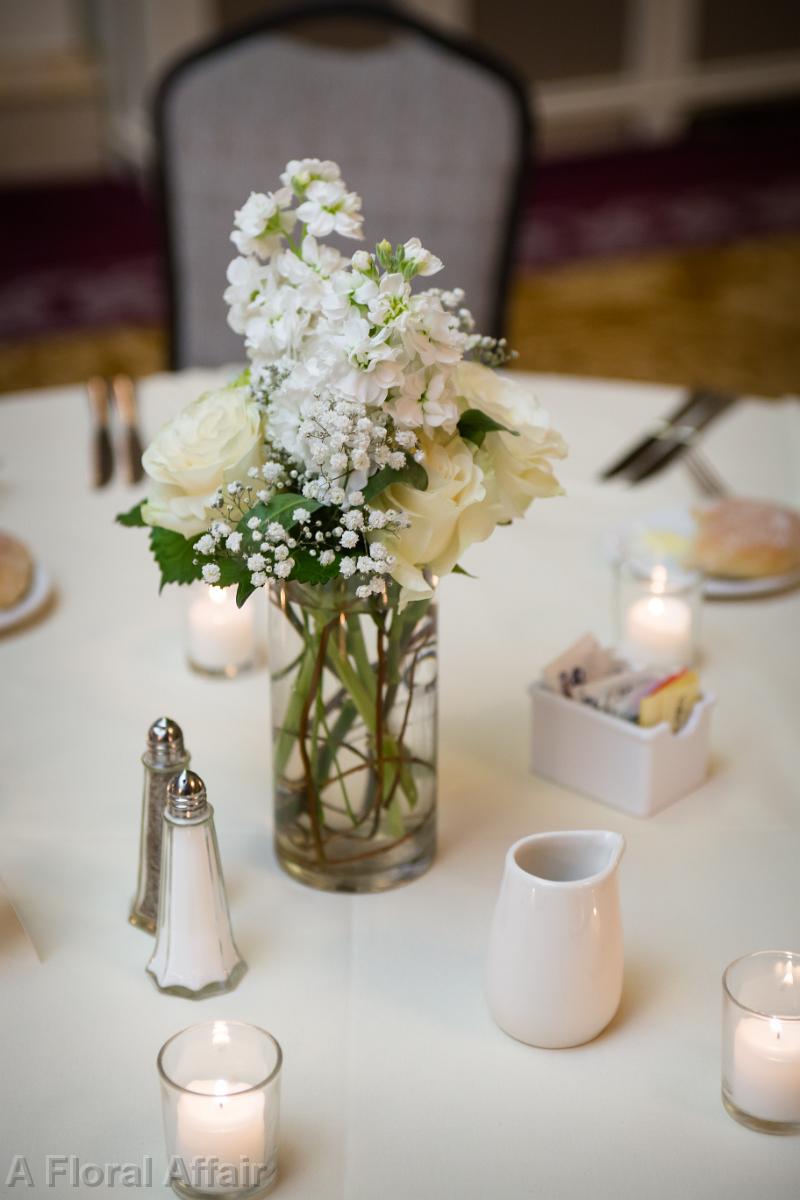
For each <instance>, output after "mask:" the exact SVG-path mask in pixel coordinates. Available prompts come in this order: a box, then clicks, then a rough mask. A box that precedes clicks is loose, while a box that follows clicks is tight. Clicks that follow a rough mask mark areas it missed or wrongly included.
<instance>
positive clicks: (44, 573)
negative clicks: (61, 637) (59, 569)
mask: <svg viewBox="0 0 800 1200" xmlns="http://www.w3.org/2000/svg"><path fill="white" fill-rule="evenodd" d="M52 590H53V580H52V578H51V576H50V572H49V571H48V570H47V569H46V568H45V567H43V566H42V564H41V563H34V565H33V579H32V580H31V586H30V587H29V588H28V590H27V592H26V593H25V595H24V596H23V597H22V599H21V600H20V602H19V603H18V604H15V605H14V607H13V608H0V633H4V632H5V631H6V630H7V629H13V628H14V627H15V626H16V625H21V624H22V622H23V621H27V620H28V618H29V617H32V616H33V615H34V613H37V612H38V611H39V609H40V608H43V607H44V605H45V604H46V603H47V601H48V600H49V599H50V593H51V592H52Z"/></svg>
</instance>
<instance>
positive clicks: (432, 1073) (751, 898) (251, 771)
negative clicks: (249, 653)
mask: <svg viewBox="0 0 800 1200" xmlns="http://www.w3.org/2000/svg"><path fill="white" fill-rule="evenodd" d="M535 382H536V385H537V389H538V391H539V394H540V396H541V398H542V400H543V401H544V402H545V403H546V404H547V406H548V407H549V408H550V409H551V411H552V413H553V415H554V417H555V419H556V421H557V423H558V424H559V425H560V426H561V428H562V429H563V430H564V431H565V433H566V435H567V437H568V439H569V441H570V442H571V444H572V447H573V452H572V457H571V459H570V461H569V463H568V464H567V465H565V468H564V471H563V476H564V480H565V482H566V484H567V487H568V490H569V496H568V497H567V498H564V499H558V500H553V501H548V502H546V503H542V504H540V505H538V506H535V507H534V509H533V510H532V512H531V513H530V514H529V516H528V518H527V519H526V520H525V521H523V522H521V523H519V524H517V525H515V526H513V527H512V528H510V529H505V530H499V531H498V532H497V533H496V535H495V536H494V537H493V538H492V539H491V540H490V541H489V542H488V543H485V544H484V545H482V546H477V547H475V548H473V549H472V550H471V551H470V552H469V553H468V555H467V556H466V558H465V560H464V565H465V567H466V568H468V569H469V570H470V571H472V572H474V573H475V574H476V575H477V576H478V579H477V580H469V579H465V578H460V577H453V578H450V579H447V580H445V581H444V583H443V585H442V589H441V591H442V595H441V723H440V735H441V756H440V806H441V818H442V819H441V837H440V850H439V856H438V858H437V861H436V863H435V865H434V868H433V869H432V870H431V871H430V872H429V874H428V875H426V876H425V877H424V878H422V879H420V880H419V881H417V882H416V883H414V884H413V885H411V886H409V887H405V888H401V889H398V890H396V891H394V892H391V893H389V894H387V895H382V896H375V897H356V898H350V897H345V896H335V895H327V894H322V893H317V892H314V891H312V890H309V889H307V888H304V887H301V886H299V885H298V884H295V883H294V882H292V881H290V880H289V879H288V878H287V877H286V876H285V875H283V874H282V872H281V871H280V870H279V868H278V867H277V866H276V864H275V861H274V859H273V856H272V851H271V846H270V822H271V815H270V800H269V794H270V788H269V773H268V759H269V750H268V679H267V675H266V673H265V672H264V671H263V670H262V671H260V672H257V673H253V674H251V675H250V676H248V677H244V678H241V679H239V680H237V681H235V682H232V683H231V682H215V681H210V680H206V679H202V678H198V677H196V676H194V675H191V674H190V673H189V672H188V670H187V669H186V667H185V665H184V659H183V650H182V644H181V633H182V622H181V616H182V607H183V597H184V593H183V592H181V591H180V590H178V589H173V590H171V591H167V592H165V593H164V595H162V597H161V598H159V596H158V591H157V579H156V571H155V567H154V566H153V565H152V563H151V562H150V561H149V556H148V552H147V548H146V540H145V537H144V535H143V534H142V533H141V531H128V530H123V529H120V528H119V527H115V526H114V525H113V524H112V518H113V516H114V514H115V512H117V511H118V510H119V509H121V508H127V507H129V506H130V504H132V503H133V501H134V499H135V494H134V493H132V492H131V491H130V490H128V489H125V488H124V487H123V486H122V485H114V486H113V487H111V488H110V489H108V490H106V491H104V492H100V493H93V492H91V491H90V490H89V488H88V486H87V482H86V478H87V465H88V415H87V411H86V406H85V403H84V401H83V398H82V396H81V393H80V391H79V390H78V389H62V390H55V391H50V392H42V393H38V394H34V395H28V396H21V397H18V398H16V397H15V398H9V399H3V400H0V525H2V526H3V527H5V528H8V529H11V530H13V531H15V532H16V533H17V534H19V535H20V536H22V537H24V538H25V539H26V540H27V541H28V542H29V543H30V545H31V546H32V547H33V549H34V550H35V552H36V554H37V555H38V556H39V557H40V558H41V560H42V561H43V562H44V563H46V564H47V565H48V567H49V568H50V569H51V570H52V572H53V574H54V576H55V579H56V581H57V587H58V599H57V604H56V606H55V609H54V611H53V612H52V613H51V614H50V615H49V616H48V617H47V619H46V620H43V621H42V622H41V623H39V624H37V625H34V626H33V627H31V628H28V629H26V630H23V631H21V632H19V633H17V634H15V635H12V636H6V637H5V638H2V639H0V679H1V680H2V726H1V728H2V735H0V736H1V738H2V748H1V758H0V762H2V772H1V779H2V829H1V831H0V878H2V880H3V882H4V884H5V886H6V888H7V890H8V892H9V893H10V895H11V896H12V897H13V899H14V901H15V903H16V905H17V906H18V908H19V910H20V913H21V914H22V917H23V919H24V921H25V922H26V923H27V926H28V928H29V931H30V934H31V936H32V939H33V941H34V943H35V945H36V948H37V950H38V952H39V955H40V957H41V963H40V964H35V963H34V964H30V963H29V964H27V965H21V964H20V961H19V959H18V958H13V960H12V959H11V958H7V959H6V960H5V961H3V960H2V958H0V984H1V988H2V990H0V1006H1V1008H0V1011H1V1012H2V1017H3V1022H2V1069H0V1089H2V1102H3V1104H2V1120H1V1121H0V1150H2V1153H0V1177H4V1175H5V1172H6V1170H7V1165H8V1163H9V1161H10V1158H11V1156H12V1155H15V1154H22V1155H26V1156H27V1159H28V1163H29V1165H30V1169H31V1172H32V1174H33V1176H34V1179H35V1180H36V1183H37V1187H36V1190H35V1191H34V1192H31V1191H30V1190H26V1189H24V1188H22V1187H21V1186H19V1189H18V1190H13V1191H12V1190H9V1189H6V1191H5V1192H4V1193H3V1194H8V1195H30V1194H35V1195H58V1194H65V1195H66V1194H72V1195H75V1194H78V1193H76V1192H75V1191H72V1190H71V1189H70V1188H69V1186H68V1183H67V1181H64V1180H60V1181H59V1183H58V1184H57V1186H56V1187H55V1188H53V1189H52V1190H49V1189H45V1186H44V1156H45V1155H47V1154H53V1155H57V1154H68V1155H69V1154H74V1155H77V1156H79V1158H80V1161H81V1163H84V1164H85V1163H87V1162H98V1163H113V1162H122V1163H127V1162H137V1161H140V1160H141V1158H142V1156H144V1155H151V1156H152V1157H153V1160H154V1173H155V1177H156V1180H157V1181H160V1176H161V1173H162V1172H163V1167H164V1152H163V1140H162V1132H161V1114H160V1101H159V1090H158V1085H157V1079H156V1071H155V1056H156V1052H157V1050H158V1048H159V1046H160V1045H161V1043H162V1042H163V1041H164V1040H165V1039H166V1037H167V1036H168V1035H169V1034H170V1033H172V1032H174V1031H175V1030H177V1029H180V1028H182V1027H183V1026H185V1025H187V1024H190V1023H191V1022H193V1021H196V1020H199V1019H206V1018H208V1017H215V1016H226V1015H227V1016H232V1017H239V1018H243V1019H246V1020H251V1021H254V1022H256V1023H257V1024H259V1025H262V1026H264V1027H265V1028H267V1029H269V1030H271V1031H273V1032H274V1033H275V1035H276V1036H277V1037H278V1039H279V1040H280V1042H281V1043H282V1045H283V1048H284V1052H285V1070H284V1081H283V1082H284V1090H283V1099H284V1113H283V1135H282V1145H281V1180H280V1183H279V1191H278V1195H280V1196H281V1197H284V1198H285V1200H291V1198H293V1197H294V1198H302V1200H338V1198H342V1200H378V1198H380V1200H395V1198H397V1200H400V1198H402V1200H409V1198H411V1197H413V1198H414V1200H443V1198H444V1197H458V1198H459V1200H486V1198H487V1197H497V1198H498V1200H517V1198H518V1197H536V1198H537V1200H579V1198H580V1200H584V1198H585V1197H592V1198H593V1200H628V1198H631V1200H633V1198H634V1197H637V1198H642V1200H645V1198H646V1200H652V1198H653V1197H664V1200H667V1198H669V1200H674V1198H675V1197H677V1196H692V1197H703V1198H706V1197H720V1198H722V1197H726V1198H731V1197H736V1198H741V1200H745V1198H746V1200H750V1198H752V1197H754V1196H763V1197H765V1198H766V1197H778V1196H781V1197H783V1196H786V1197H789V1196H794V1195H797V1189H798V1186H800V1185H799V1184H798V1179H800V1142H799V1141H798V1140H797V1139H791V1138H789V1139H778V1138H770V1137H765V1136H759V1135H757V1134H755V1133H751V1132H750V1131H748V1130H746V1129H743V1128H741V1127H740V1126H738V1125H736V1124H735V1123H734V1122H733V1121H731V1120H730V1118H729V1117H728V1116H727V1115H726V1114H725V1113H724V1111H723V1109H722V1105H721V1103H720V1096H719V1087H720V1053H719V1042H720V975H721V972H722V969H723V967H724V966H725V964H726V963H727V962H728V961H729V960H730V959H732V958H734V957H736V956H737V955H740V954H743V953H745V952H747V951H750V950H753V949H757V948H766V947H777V948H795V949H797V948H800V870H798V864H799V863H800V804H798V778H800V756H799V754H798V744H797V715H798V705H797V689H798V671H797V668H798V654H797V632H798V616H800V597H798V594H794V595H784V596H779V597H774V598H772V599H768V600H761V601H758V602H756V601H751V602H748V603H738V604H732V603H718V604H716V605H708V606H707V607H706V615H705V634H704V644H705V654H706V658H705V664H704V669H703V674H704V678H705V680H706V681H707V684H708V685H709V686H710V687H711V688H712V689H713V690H714V692H716V694H717V695H718V697H719V703H718V707H717V710H716V712H715V716H714V726H713V746H714V766H713V774H712V777H711V778H710V780H709V781H708V782H707V783H706V784H705V786H704V787H703V788H701V789H700V790H699V791H698V792H696V793H695V794H694V795H692V796H689V797H687V798H686V799H684V800H683V801H681V802H679V803H677V804H675V805H674V806H672V807H670V808H668V809H667V810H666V811H664V812H662V813H661V814H659V815H658V816H657V817H655V818H653V819H652V820H650V821H647V822H637V821H635V820H634V819H630V818H627V817H625V816H623V815H622V814H619V813H617V812H615V811H614V810H611V809H606V808H603V807H602V806H601V805H599V804H595V803H593V802H592V801H590V800H587V799H583V798H581V797H578V796H575V795H572V794H569V793H567V792H565V791H563V790H561V789H559V788H558V787H556V786H554V785H552V784H549V783H546V782H543V781H542V780H540V779H537V778H536V777H534V776H532V775H531V774H529V772H528V769H527V754H528V736H527V730H528V719H529V718H528V701H527V697H526V694H525V688H526V685H527V684H528V683H529V682H530V680H531V679H532V678H533V677H534V676H535V675H536V674H537V672H538V669H539V668H540V666H541V665H542V663H543V662H545V661H546V660H548V659H549V658H551V657H552V656H553V655H554V654H555V653H557V652H558V651H560V650H561V649H563V648H564V647H565V646H566V645H567V644H568V643H569V642H570V641H571V640H573V639H574V638H575V637H577V636H578V635H580V634H581V633H583V632H584V631H586V630H589V629H590V630H593V631H595V632H596V633H597V634H599V635H602V636H606V635H607V634H608V633H609V631H610V596H611V576H610V570H609V568H608V565H607V562H606V559H605V554H604V549H603V540H604V538H605V536H606V535H607V533H608V532H609V531H610V530H612V529H613V528H614V527H615V525H617V524H618V523H619V522H620V521H625V520H627V519H629V518H630V517H632V516H635V515H637V514H638V513H640V512H642V511H645V510H646V509H647V508H648V507H663V506H664V505H665V504H667V505H673V504H676V503H677V504H682V503H691V501H692V500H693V499H694V495H695V494H694V492H693V490H692V485H691V482H690V480H689V478H688V475H687V474H686V473H685V471H684V469H683V468H676V469H674V470H672V471H670V472H669V473H668V474H666V475H664V476H663V477H660V478H659V479H658V480H657V481H654V482H653V483H651V484H648V485H647V486H645V487H642V488H638V489H634V490H630V489H628V488H626V487H625V486H623V485H604V486H603V487H600V486H598V485H597V484H596V483H595V482H594V477H595V475H596V471H597V469H598V468H599V467H600V466H601V465H603V464H604V463H605V462H606V461H607V460H608V459H609V458H610V457H611V456H612V455H613V454H614V453H615V452H616V451H618V450H619V448H620V446H621V444H622V443H623V442H624V441H625V439H626V438H630V437H633V436H635V435H636V434H637V433H638V432H639V431H641V430H642V429H643V428H644V426H645V425H646V424H647V423H648V422H649V421H650V420H651V419H652V418H653V417H654V416H657V415H660V414H663V413H665V412H667V411H668V410H669V409H670V408H671V407H672V406H673V405H674V403H675V401H676V398H677V396H676V393H675V392H674V390H672V389H662V388H648V387H644V386H641V385H630V384H613V383H601V382H592V381H586V380H581V381H579V380H571V379H563V378H547V377H541V378H538V379H536V380H535ZM198 384H199V377H198V376H196V375H195V376H183V377H178V378H172V379H170V378H167V377H161V378H156V379H153V380H151V381H150V382H148V383H147V384H145V385H144V387H143V389H142V391H143V420H144V424H145V426H146V429H147V431H148V432H151V433H152V432H153V430H154V428H155V427H156V425H157V424H158V422H159V420H160V419H162V418H163V417H166V416H168V415H169V413H170V412H171V411H173V410H174V408H175V407H176V405H177V404H178V402H179V401H180V400H182V399H185V398H187V396H188V395H189V394H191V392H192V391H193V389H195V388H196V387H197V386H198ZM797 430H798V416H797V411H796V406H792V405H790V404H784V405H783V406H778V407H775V408H767V406H765V405H761V404H758V403H757V402H748V403H746V404H743V405H741V406H740V407H739V408H738V409H737V410H736V411H735V412H734V413H732V414H729V415H727V416H726V417H724V418H723V419H721V420H720V421H719V423H718V424H717V426H716V427H715V428H714V430H713V431H712V432H711V433H710V434H709V436H708V439H707V446H708V450H709V453H710V455H711V457H712V458H713V459H714V461H715V465H716V466H717V467H718V468H719V469H720V470H721V471H722V472H723V474H726V475H727V476H728V477H729V479H730V482H731V483H733V484H735V485H737V486H738V487H739V488H740V489H741V490H743V491H753V490H755V491H760V492H762V493H766V494H773V495H776V496H778V497H783V498H785V499H789V500H794V501H795V502H800V460H799V458H798V453H797V450H798V436H797ZM161 713H168V714H170V715H171V716H173V717H175V718H176V719H177V720H178V721H179V722H180V723H181V724H182V725H183V728H184V730H185V733H186V738H187V742H188V744H189V747H190V749H191V751H192V754H193V763H194V765H195V766H196V768H197V770H198V771H200V773H201V774H202V775H203V776H204V778H205V779H206V782H207V784H208V787H209V792H210V797H211V799H212V802H213V803H214V804H215V807H216V817H217V828H218V833H219V839H220V843H221V849H222V855H223V865H224V868H225V874H226V878H227V884H228V889H229V893H230V898H231V907H232V914H233V920H234V926H235V931H236V936H237V939H238V942H239V945H240V947H241V949H242V951H243V953H244V955H245V957H246V958H247V960H248V962H249V964H250V971H249V973H248V974H247V976H246V977H245V979H244V981H243V982H242V983H241V985H240V986H239V988H238V989H237V990H236V991H235V992H234V993H232V994H231V995H230V996H228V997H222V998H218V999H211V1000H207V1001H203V1002H200V1003H193V1002H191V1001H186V1000H180V999H175V998H172V997H168V996H162V995H160V994H158V993H157V991H156V990H155V988H154V987H153V985H152V984H151V982H150V980H149V979H148V978H147V977H146V976H145V974H144V965H145V962H146V960H147V957H148V956H149V953H150V950H151V946H152V942H151V941H150V939H149V938H148V937H147V936H146V935H143V934H142V933H141V932H139V931H137V930H135V929H133V928H131V927H129V926H128V925H127V923H126V918H127V909H128V903H129V900H130V897H131V894H132V890H133V886H134V876H135V870H136V858H137V841H138V822H139V803H140V787H141V766H140V763H139V756H140V754H141V752H142V750H143V740H144V735H145V732H146V729H147V727H148V725H149V723H150V722H151V721H152V720H153V719H154V718H155V717H156V716H158V715H159V714H161ZM560 827H566V828H573V827H607V828H610V829H617V830H621V831H622V832H623V833H624V834H625V837H626V838H627V843H628V846H627V852H626V856H625V859H624V861H623V865H622V879H621V886H622V902H623V915H624V923H625V936H626V978H625V992H624V999H623V1003H622V1008H621V1010H620V1012H619V1014H618V1016H617V1018H616V1019H615V1020H614V1022H613V1024H612V1025H611V1027H610V1028H609V1029H608V1031H607V1032H606V1033H605V1034H603V1035H602V1036H601V1037H600V1038H599V1039H597V1040H596V1041H595V1042H593V1043H591V1044H589V1045H587V1046H583V1047H581V1048H579V1049H575V1050H565V1051H544V1050H534V1049H531V1048H528V1047H525V1046H523V1045H520V1044H518V1043H516V1042H514V1041H512V1040H511V1039H509V1038H507V1037H506V1036H504V1035H503V1034H502V1033H501V1032H500V1031H499V1030H498V1029H497V1028H496V1027H495V1026H494V1025H493V1023H492V1021H491V1019H490V1017H489V1015H488V1012H487V1010H486V1006H485V1002H484V999H483V984H482V974H483V963H484V954H485V946H486V939H487V932H488V924H489V920H490V916H491V911H492V906H493V902H494V896H495V892H496V888H497V886H498V883H499V879H500V874H501V869H502V861H503V854H504V851H505V849H506V847H507V845H508V844H509V843H510V842H511V841H513V840H514V839H515V838H518V837H520V836H522V835H523V834H526V833H529V832H533V831H537V830H543V829H553V828H560ZM154 1190H155V1191H156V1192H158V1193H160V1194H163V1192H162V1189H161V1185H160V1182H159V1183H158V1186H157V1187H156V1188H155V1189H154ZM91 1194H92V1195H95V1196H104V1195H114V1196H116V1195H119V1194H120V1188H119V1186H117V1188H116V1189H115V1190H113V1191H112V1189H110V1188H103V1187H100V1188H97V1189H94V1190H93V1191H92V1192H91ZM146 1194H150V1193H149V1192H147V1193H146Z"/></svg>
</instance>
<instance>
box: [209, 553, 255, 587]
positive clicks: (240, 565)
mask: <svg viewBox="0 0 800 1200" xmlns="http://www.w3.org/2000/svg"><path fill="white" fill-rule="evenodd" d="M208 561H209V562H211V561H215V562H216V564H217V566H218V567H219V586H220V587H233V585H234V584H237V583H241V582H242V580H244V579H246V580H247V582H248V583H249V582H250V572H249V571H248V569H247V563H246V562H245V561H244V560H243V559H241V558H217V559H214V560H212V559H209V560H208Z"/></svg>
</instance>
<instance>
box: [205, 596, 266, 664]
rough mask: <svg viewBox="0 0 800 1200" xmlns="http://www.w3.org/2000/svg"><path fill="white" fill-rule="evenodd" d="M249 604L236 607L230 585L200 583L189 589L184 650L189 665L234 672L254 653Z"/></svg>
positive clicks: (249, 659)
mask: <svg viewBox="0 0 800 1200" xmlns="http://www.w3.org/2000/svg"><path fill="white" fill-rule="evenodd" d="M253 611H254V610H253V607H252V605H251V604H245V605H244V606H243V607H242V608H237V607H236V592H235V590H234V589H233V588H219V587H207V586H205V585H202V586H201V587H198V588H195V589H193V591H192V596H191V600H190V602H189V613H188V653H189V661H190V663H191V664H192V666H193V667H197V668H199V670H201V671H209V672H211V673H213V674H221V675H235V674H236V673H237V671H241V670H242V669H243V668H244V667H249V666H251V665H252V662H253V659H254V657H255V636H256V635H255V626H254V619H253Z"/></svg>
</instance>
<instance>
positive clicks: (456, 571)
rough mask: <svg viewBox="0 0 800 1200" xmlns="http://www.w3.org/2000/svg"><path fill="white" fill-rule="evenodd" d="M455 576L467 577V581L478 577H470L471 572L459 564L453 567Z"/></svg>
mask: <svg viewBox="0 0 800 1200" xmlns="http://www.w3.org/2000/svg"><path fill="white" fill-rule="evenodd" d="M453 574H454V575H466V577H467V579H477V578H478V577H477V575H470V573H469V571H465V570H464V568H463V567H461V566H459V564H458V563H456V565H455V566H454V567H453Z"/></svg>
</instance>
